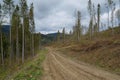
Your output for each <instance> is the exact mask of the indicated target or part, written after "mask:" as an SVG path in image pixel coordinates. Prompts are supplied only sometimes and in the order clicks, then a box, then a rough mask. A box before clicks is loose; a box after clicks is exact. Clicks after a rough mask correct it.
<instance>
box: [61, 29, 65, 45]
mask: <svg viewBox="0 0 120 80" xmlns="http://www.w3.org/2000/svg"><path fill="white" fill-rule="evenodd" d="M62 38H63V43H64V42H65V28H63V31H62Z"/></svg>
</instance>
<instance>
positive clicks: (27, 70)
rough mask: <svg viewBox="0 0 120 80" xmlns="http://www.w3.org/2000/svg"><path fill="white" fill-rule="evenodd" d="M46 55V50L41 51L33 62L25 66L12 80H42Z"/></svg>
mask: <svg viewBox="0 0 120 80" xmlns="http://www.w3.org/2000/svg"><path fill="white" fill-rule="evenodd" d="M46 53H47V50H46V49H44V50H42V51H40V52H39V54H38V55H37V56H36V57H35V58H34V59H33V60H32V61H30V62H28V63H26V64H25V65H24V66H23V68H22V70H20V71H18V72H16V74H15V75H14V76H13V77H12V78H11V80H40V78H41V76H42V73H43V68H42V62H43V61H44V59H45V55H46Z"/></svg>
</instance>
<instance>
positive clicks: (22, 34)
mask: <svg viewBox="0 0 120 80" xmlns="http://www.w3.org/2000/svg"><path fill="white" fill-rule="evenodd" d="M24 47H25V45H24V22H23V26H22V63H24Z"/></svg>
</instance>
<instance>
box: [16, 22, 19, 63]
mask: <svg viewBox="0 0 120 80" xmlns="http://www.w3.org/2000/svg"><path fill="white" fill-rule="evenodd" d="M17 23H19V22H17ZM18 27H19V24H18V26H17V27H16V29H17V30H16V61H17V63H18V64H19V37H18V36H19V35H18V34H19V33H18Z"/></svg>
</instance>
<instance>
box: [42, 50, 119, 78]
mask: <svg viewBox="0 0 120 80" xmlns="http://www.w3.org/2000/svg"><path fill="white" fill-rule="evenodd" d="M48 50H49V53H48V54H47V56H46V59H45V61H44V63H43V68H44V74H43V77H42V80H120V76H118V75H115V74H112V73H109V72H107V71H103V70H100V69H97V68H95V67H93V66H90V65H88V64H85V63H82V62H81V63H77V62H75V61H73V60H71V59H69V58H66V57H65V56H62V55H60V54H59V52H57V51H55V50H53V49H51V48H49V49H48Z"/></svg>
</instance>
